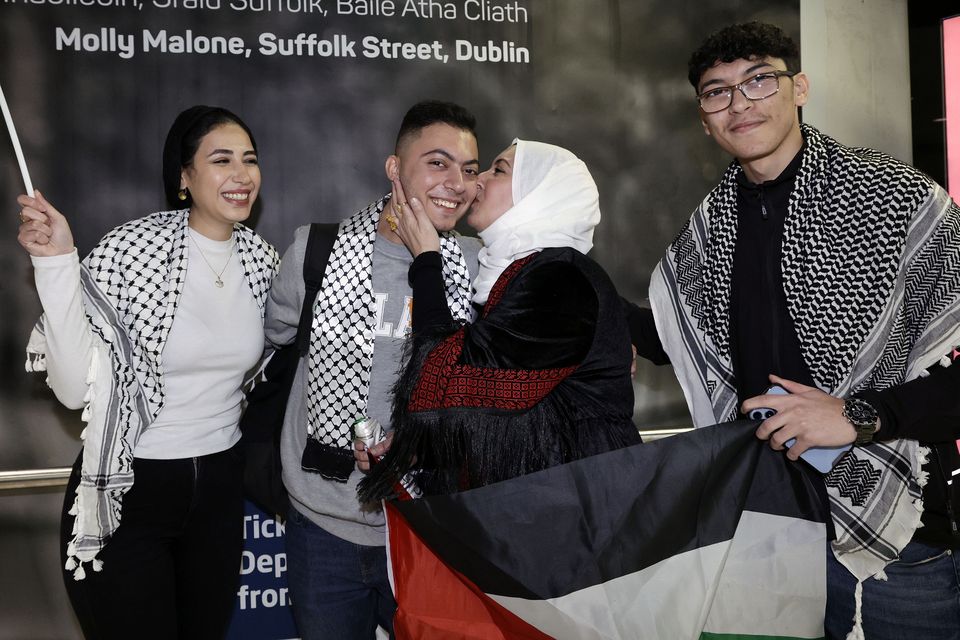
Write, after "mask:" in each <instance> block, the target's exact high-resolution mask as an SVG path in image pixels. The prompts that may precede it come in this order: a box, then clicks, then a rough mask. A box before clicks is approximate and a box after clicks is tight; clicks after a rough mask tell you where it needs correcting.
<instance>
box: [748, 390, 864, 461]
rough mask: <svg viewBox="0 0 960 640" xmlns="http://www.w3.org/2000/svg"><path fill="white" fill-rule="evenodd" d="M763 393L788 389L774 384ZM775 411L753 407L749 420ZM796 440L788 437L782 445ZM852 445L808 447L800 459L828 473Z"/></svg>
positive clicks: (773, 392) (774, 393)
mask: <svg viewBox="0 0 960 640" xmlns="http://www.w3.org/2000/svg"><path fill="white" fill-rule="evenodd" d="M764 393H765V394H767V395H785V394H788V393H789V391H787V390H786V389H784V388H783V387H781V386H780V385H778V384H775V385H771V386H770V387H768V388H767V390H766V391H764ZM776 413H777V412H776V410H775V409H771V408H770V407H758V408H756V409H753V410H752V411H751V412H750V414H749V416H750V419H751V420H766V419H767V418H769V417H770V416H772V415H774V414H776ZM796 441H797V440H796V438H790V439H789V440H787V441H786V442H784V443H783V446H785V447H787V448H788V449H789V448H790V447H792V446H793V444H794V443H795V442H796ZM852 446H853V445H850V444H845V445H843V446H840V447H810V448H809V449H807V450H806V451H804V452H803V453H801V454H800V459H801V460H803V461H805V462H806V463H807V464H809V465H810V466H812V467H813V468H814V469H816V470H817V471H819V472H820V473H830V470H831V469H833V465H835V464H837V460H839V459H840V456H842V455H843V454H844V453H846V452H847V451H849V450H850V447H852Z"/></svg>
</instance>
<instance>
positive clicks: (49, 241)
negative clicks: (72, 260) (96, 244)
mask: <svg viewBox="0 0 960 640" xmlns="http://www.w3.org/2000/svg"><path fill="white" fill-rule="evenodd" d="M34 194H35V196H36V197H34V198H31V197H30V196H28V195H25V194H22V195H20V196H18V197H17V204H19V205H20V207H21V208H20V232H19V233H18V234H17V242H19V243H20V246H21V247H23V248H24V249H26V250H27V253H29V254H30V255H31V256H36V257H38V258H48V257H50V256H59V255H63V254H66V253H70V252H71V251H73V234H72V233H71V232H70V225H69V224H68V223H67V219H66V218H64V217H63V214H61V213H60V212H59V211H57V209H56V208H55V207H54V206H53V205H52V204H50V203H49V202H47V199H46V198H44V197H43V194H42V193H40V191H39V190H37V191H34Z"/></svg>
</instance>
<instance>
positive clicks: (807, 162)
mask: <svg viewBox="0 0 960 640" xmlns="http://www.w3.org/2000/svg"><path fill="white" fill-rule="evenodd" d="M802 131H803V136H804V139H805V141H806V148H805V150H804V152H803V160H802V165H801V167H800V170H799V173H798V175H797V178H796V185H795V187H794V191H793V193H792V194H791V197H790V203H789V207H788V213H787V217H786V223H785V228H784V237H783V287H784V291H785V293H786V298H787V306H788V309H789V312H790V316H791V318H792V319H793V321H794V324H795V325H796V330H797V335H798V337H799V340H800V345H801V350H802V352H803V356H804V361H805V362H806V363H807V365H808V366H809V367H810V370H811V373H812V375H813V379H814V381H815V382H816V384H817V386H818V387H819V388H820V389H822V390H824V391H826V392H828V393H831V394H832V395H835V396H841V397H843V396H848V395H849V394H851V393H853V392H856V391H858V390H860V389H866V388H872V389H884V388H887V387H890V386H892V385H896V384H901V383H903V382H905V381H907V380H910V379H912V378H915V377H917V376H918V375H921V374H922V372H923V371H924V370H925V369H926V368H927V367H929V366H931V365H933V364H935V363H937V362H938V361H939V359H940V358H941V357H942V356H943V354H945V353H948V352H950V350H951V349H952V347H953V346H954V345H956V344H958V342H960V208H958V207H957V205H956V204H955V203H953V202H952V200H950V198H949V196H948V195H947V194H946V193H945V192H944V190H943V189H942V188H940V187H939V186H938V185H936V184H935V183H934V182H932V181H931V180H930V179H929V178H928V177H926V176H925V175H923V174H922V173H920V172H919V171H916V170H915V169H913V168H911V167H909V166H907V165H905V164H903V163H901V162H899V161H897V160H895V159H893V158H891V157H889V156H886V155H884V154H882V153H880V152H878V151H874V150H871V149H852V148H848V147H844V146H843V145H841V144H839V143H838V142H836V141H835V140H833V139H832V138H829V137H828V136H825V135H823V134H821V133H820V132H819V131H817V130H816V129H814V128H813V127H810V126H806V125H803V126H802ZM741 170H742V169H741V167H740V165H739V164H738V163H736V162H734V163H733V164H731V165H730V168H729V169H728V170H727V172H726V173H725V174H724V176H723V179H722V180H721V183H720V184H719V185H718V186H717V187H716V188H715V189H714V190H713V191H712V192H711V193H710V194H709V195H708V196H707V198H706V199H705V200H704V201H703V203H702V204H701V205H700V207H699V208H698V209H697V211H696V212H694V214H693V216H692V217H691V218H690V220H689V221H688V222H687V224H686V225H685V226H684V227H683V229H682V230H681V232H680V234H679V235H678V236H677V238H676V239H675V240H674V241H673V243H672V244H671V245H670V247H669V248H668V249H667V253H666V256H665V257H664V258H663V260H662V261H661V262H660V264H659V265H658V267H657V269H656V270H655V272H654V275H653V277H652V279H651V286H650V298H651V302H652V306H653V310H654V316H655V318H656V322H657V329H658V333H659V335H660V336H661V339H662V340H663V343H664V349H665V350H666V352H667V353H668V354H669V355H670V360H671V362H672V363H673V365H674V367H675V369H676V372H677V376H678V377H679V379H680V383H681V386H682V387H683V391H684V394H685V396H686V400H687V403H688V405H689V407H690V410H691V413H692V414H693V419H694V423H695V424H696V425H697V426H703V425H709V424H713V423H716V422H722V421H725V420H729V419H732V418H734V417H736V415H737V393H736V382H735V380H734V379H733V370H732V367H731V362H730V341H729V334H728V330H729V315H728V309H729V305H730V283H731V273H732V270H733V269H732V267H733V253H734V244H735V239H736V232H737V228H736V225H737V216H736V207H737V187H736V176H737V174H738V173H739V172H740V171H741ZM925 455H926V450H925V449H923V448H921V447H919V445H918V443H917V442H916V441H914V440H894V441H889V442H884V443H879V442H878V443H873V444H870V445H867V446H862V447H854V448H853V450H852V453H851V454H850V455H847V456H845V458H844V459H843V461H842V462H841V463H840V464H838V465H837V467H836V468H835V469H834V470H833V471H832V472H831V473H830V474H829V475H827V476H826V479H825V481H826V485H827V491H828V493H829V495H830V501H831V512H832V516H833V521H834V525H835V529H836V534H837V540H836V541H835V542H834V545H833V547H834V551H835V553H836V555H837V558H838V559H839V560H840V561H841V562H842V563H843V564H844V565H845V566H846V567H847V568H848V569H850V571H851V572H852V573H853V574H854V575H855V576H856V578H857V579H858V581H861V582H862V581H863V580H865V579H867V578H869V577H871V576H881V577H882V570H883V567H884V566H886V565H887V564H888V563H890V562H892V561H893V560H895V559H896V558H897V556H898V554H899V552H900V550H901V549H902V548H903V547H904V546H905V545H906V544H907V542H909V541H910V539H911V537H912V536H913V533H914V531H915V530H916V528H917V526H918V525H919V523H920V514H921V511H922V504H921V500H920V497H921V487H922V485H923V484H924V483H925V481H926V478H925V475H924V474H923V473H922V472H921V466H922V464H923V463H924V462H925ZM858 589H859V587H858Z"/></svg>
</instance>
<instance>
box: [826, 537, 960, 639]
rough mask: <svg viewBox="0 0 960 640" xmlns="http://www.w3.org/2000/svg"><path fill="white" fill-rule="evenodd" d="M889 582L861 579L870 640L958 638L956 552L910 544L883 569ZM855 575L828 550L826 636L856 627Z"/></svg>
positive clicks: (842, 634) (959, 600) (958, 568)
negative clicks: (897, 557)
mask: <svg viewBox="0 0 960 640" xmlns="http://www.w3.org/2000/svg"><path fill="white" fill-rule="evenodd" d="M884 571H885V572H886V574H887V578H888V580H887V581H881V580H875V579H873V578H870V579H869V580H867V581H866V582H864V583H863V632H864V635H865V636H866V638H867V640H887V639H889V640H903V639H905V638H911V639H912V638H916V639H917V640H919V639H920V638H923V640H948V639H952V640H958V639H960V558H958V554H957V553H956V552H951V551H949V550H945V549H939V548H937V547H931V546H929V545H926V544H923V543H921V542H911V543H910V544H908V545H907V546H906V547H905V548H904V550H903V552H902V553H901V554H900V559H899V560H897V561H896V562H893V563H891V564H890V565H888V566H887V568H886V569H885V570H884ZM855 586H856V581H855V580H854V578H853V575H851V573H850V572H849V571H847V570H846V569H845V568H844V567H843V566H842V565H841V564H840V563H839V562H837V560H836V558H835V557H834V555H833V553H832V552H831V551H829V550H828V552H827V612H826V620H825V621H824V626H825V627H826V632H827V637H828V638H835V639H837V640H843V639H844V638H846V635H847V633H848V632H849V631H850V629H851V628H853V613H854V599H853V598H854V594H853V592H854V587H855Z"/></svg>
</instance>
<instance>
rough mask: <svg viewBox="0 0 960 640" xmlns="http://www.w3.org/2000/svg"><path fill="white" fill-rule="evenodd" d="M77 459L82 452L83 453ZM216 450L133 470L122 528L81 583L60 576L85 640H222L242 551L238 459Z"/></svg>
mask: <svg viewBox="0 0 960 640" xmlns="http://www.w3.org/2000/svg"><path fill="white" fill-rule="evenodd" d="M81 455H82V454H81ZM241 456H242V453H241V449H240V447H239V446H235V447H233V448H232V449H230V450H227V451H223V452H221V453H214V454H210V455H206V456H200V457H197V458H182V459H177V460H147V459H143V458H137V459H135V460H134V463H133V471H134V483H133V487H131V488H130V490H129V491H128V492H127V493H126V495H125V496H124V497H123V507H122V511H121V520H120V526H119V527H118V528H117V530H116V533H115V534H114V536H113V538H112V539H111V540H110V541H109V542H108V543H107V544H106V546H105V547H104V548H103V551H101V552H100V555H99V556H98V557H99V558H100V559H101V560H103V570H102V571H100V572H96V571H93V570H92V567H90V566H89V565H85V571H86V578H84V579H83V580H79V581H78V580H74V579H73V572H71V571H66V570H64V573H63V579H64V583H65V585H66V587H67V594H68V595H69V597H70V603H71V604H72V605H73V610H74V612H75V613H76V615H77V618H78V620H79V621H80V626H81V627H82V628H83V633H84V635H85V636H86V637H87V638H88V640H101V639H103V640H113V639H115V638H116V639H118V640H119V639H123V640H129V639H130V638H138V639H139V640H149V639H153V638H156V639H157V640H160V639H163V640H170V639H172V638H180V639H186V638H197V639H198V640H200V639H203V640H215V639H217V638H222V637H223V636H224V635H225V634H226V632H227V627H228V625H229V624H230V617H231V614H232V612H233V607H234V601H235V599H236V593H237V586H238V585H239V581H240V553H241V551H242V548H243V487H242V473H243V459H242V457H241ZM79 469H80V460H79V459H78V460H77V462H76V463H75V464H74V466H73V473H72V474H71V476H70V482H69V484H68V485H67V493H66V496H65V498H64V508H63V514H62V516H61V520H60V537H61V543H62V544H61V556H62V557H61V566H62V564H63V563H65V562H66V545H67V542H68V541H69V540H70V538H71V537H72V536H71V533H70V532H71V529H72V527H73V516H70V515H68V514H67V510H68V509H70V507H71V506H72V505H73V501H74V492H75V490H76V487H77V485H78V483H79V482H80V472H79Z"/></svg>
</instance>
